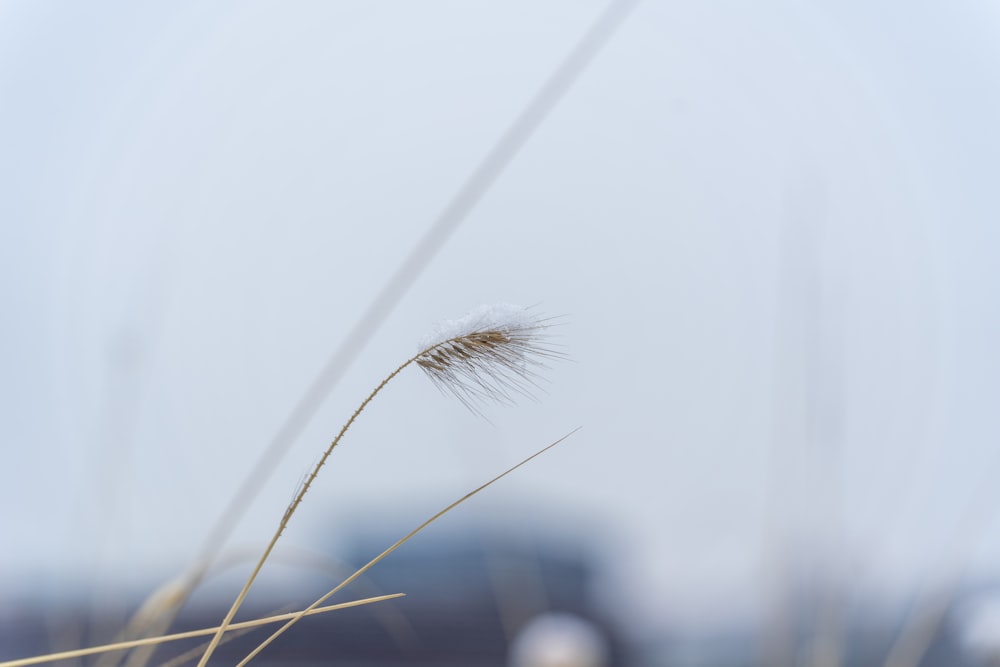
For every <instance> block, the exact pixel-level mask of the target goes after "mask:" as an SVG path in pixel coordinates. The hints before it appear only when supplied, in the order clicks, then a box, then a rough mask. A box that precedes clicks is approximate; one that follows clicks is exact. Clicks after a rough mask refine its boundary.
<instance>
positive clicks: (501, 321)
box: [416, 304, 563, 413]
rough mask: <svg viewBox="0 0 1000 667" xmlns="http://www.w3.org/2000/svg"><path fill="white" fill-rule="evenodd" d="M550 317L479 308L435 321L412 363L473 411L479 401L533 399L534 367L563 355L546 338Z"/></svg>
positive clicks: (510, 308)
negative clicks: (456, 317)
mask: <svg viewBox="0 0 1000 667" xmlns="http://www.w3.org/2000/svg"><path fill="white" fill-rule="evenodd" d="M551 326H552V321H551V320H547V319H542V318H540V317H538V315H537V314H536V313H534V312H533V311H532V310H531V309H529V308H523V307H521V306H512V305H509V304H496V305H491V306H480V307H479V308H477V309H475V310H473V311H472V312H470V313H469V314H468V315H466V316H465V317H462V318H459V319H457V320H448V321H445V322H441V323H439V324H438V325H437V327H436V328H435V330H434V331H433V332H432V333H431V334H430V335H428V336H425V337H424V338H423V339H422V340H421V341H420V345H419V349H420V352H419V354H418V355H417V358H416V361H417V365H419V366H420V367H421V368H422V369H424V372H425V373H427V375H428V376H429V377H430V378H431V380H432V381H433V382H434V384H436V385H437V386H438V388H439V389H441V390H442V391H443V392H447V393H451V394H453V395H454V396H456V397H457V398H458V399H459V400H460V401H462V403H464V404H465V405H466V407H468V408H469V409H470V410H472V411H473V412H476V413H479V406H480V405H481V404H482V403H489V402H495V403H501V404H509V403H512V402H513V396H514V395H516V394H521V395H524V396H528V397H532V396H533V395H534V392H535V390H537V389H538V380H539V379H540V376H539V375H538V372H537V371H538V370H539V369H541V368H545V362H546V361H547V360H549V359H553V358H561V357H562V356H563V354H562V353H561V352H559V351H558V350H556V349H554V348H553V347H552V345H551V343H550V342H549V341H548V340H547V336H546V333H547V330H548V329H549V328H550V327H551Z"/></svg>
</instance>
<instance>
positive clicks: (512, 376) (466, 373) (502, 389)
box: [198, 304, 561, 667]
mask: <svg viewBox="0 0 1000 667" xmlns="http://www.w3.org/2000/svg"><path fill="white" fill-rule="evenodd" d="M548 327H549V323H548V322H547V321H546V320H542V319H539V318H538V317H537V316H536V315H535V314H534V313H533V312H532V311H531V310H529V309H527V308H522V307H520V306H511V305H509V304H500V305H495V306H482V307H480V308H478V309H476V310H474V311H472V312H471V313H469V314H468V315H466V316H465V317H463V318H461V319H459V320H453V321H449V322H445V323H442V324H439V325H438V327H437V330H436V332H435V333H434V334H432V335H431V336H429V337H427V338H425V339H424V340H423V341H421V345H420V347H421V351H420V352H418V353H417V354H416V355H414V356H412V357H410V358H409V359H407V360H406V361H405V362H403V363H402V364H401V365H400V366H399V367H398V368H396V370H394V371H393V372H392V373H390V374H389V375H387V376H386V378H385V379H384V380H382V382H380V383H379V385H378V386H377V387H375V389H373V390H372V392H371V393H370V394H369V395H368V396H367V398H365V400H364V401H362V402H361V405H359V406H358V407H357V409H356V410H355V411H354V414H352V415H351V417H350V419H348V420H347V422H346V423H345V424H344V426H343V427H341V429H340V432H339V433H338V434H337V436H336V437H335V438H334V439H333V441H332V442H331V443H330V445H329V446H328V447H327V448H326V451H324V452H323V455H322V456H321V457H320V459H319V461H318V462H317V463H316V465H315V466H314V467H313V469H312V471H311V472H310V473H309V475H308V476H307V477H306V479H305V482H304V483H303V484H302V487H301V488H300V489H299V491H298V493H296V494H295V498H294V499H293V500H292V502H291V504H290V505H289V506H288V508H287V509H286V510H285V513H284V515H283V516H282V518H281V521H280V523H279V524H278V528H277V530H276V531H275V532H274V535H273V536H272V537H271V541H270V542H269V543H268V545H267V547H266V548H265V549H264V553H263V554H261V557H260V559H259V560H258V561H257V565H256V566H255V567H254V569H253V571H252V572H251V573H250V576H249V577H248V578H247V581H246V583H245V584H244V585H243V588H242V590H241V591H240V592H239V594H238V595H237V596H236V600H235V601H234V602H233V604H232V606H231V607H230V608H229V611H228V612H227V613H226V616H225V618H224V619H223V620H222V623H221V624H220V625H219V629H218V631H217V632H216V633H215V636H214V637H212V641H211V642H209V645H208V648H207V649H206V650H205V653H204V654H203V655H202V657H201V660H200V661H199V663H198V667H205V665H207V664H208V660H209V658H210V657H211V656H212V653H213V652H214V651H215V649H216V647H217V646H218V645H219V642H220V641H221V639H222V636H223V634H225V632H226V630H227V629H228V628H229V627H230V626H231V623H232V620H233V617H234V616H235V615H236V612H237V611H239V608H240V607H241V606H242V604H243V601H244V600H245V599H246V596H247V594H248V593H249V592H250V587H251V586H252V585H253V582H254V581H255V580H256V579H257V575H258V574H260V571H261V569H262V568H263V566H264V563H265V561H266V560H267V559H268V557H269V556H270V555H271V552H272V551H273V550H274V546H275V545H276V544H277V542H278V539H279V538H280V537H281V534H282V533H283V532H284V530H285V528H286V527H287V525H288V522H289V521H290V520H291V518H292V515H293V514H294V513H295V511H296V510H297V509H298V507H299V505H300V504H301V503H302V499H303V498H304V497H305V495H306V493H307V492H308V491H309V489H310V487H311V486H312V483H313V481H315V479H316V477H317V475H319V471H320V469H322V467H323V466H324V465H325V464H326V460H327V459H328V458H329V457H330V454H332V453H333V450H334V448H335V447H336V446H337V444H339V443H340V441H341V439H342V438H343V437H344V434H345V433H346V432H347V430H348V429H349V428H350V427H351V425H352V424H353V423H354V421H355V420H356V419H357V418H358V416H359V415H360V414H361V413H362V412H363V411H364V409H365V408H366V407H367V406H368V404H369V403H371V401H372V400H373V399H374V398H375V397H376V396H377V395H378V394H379V392H381V391H382V389H383V388H385V386H386V385H387V384H389V382H390V381H392V379H393V378H394V377H396V376H397V375H399V374H400V373H401V372H402V371H403V370H404V369H405V368H406V367H407V366H409V365H410V364H413V363H414V362H416V363H417V365H419V366H420V367H421V368H423V369H424V370H425V371H426V372H427V373H428V375H430V377H431V379H432V380H434V382H435V383H436V384H437V385H438V387H439V388H442V389H444V390H447V391H449V392H451V393H452V394H454V395H455V396H457V397H458V398H459V400H461V401H462V402H463V403H464V404H465V405H466V406H467V407H469V409H470V410H472V411H474V412H477V413H478V412H479V410H478V407H477V403H479V402H481V401H483V400H492V401H496V402H499V403H510V402H511V401H512V394H514V393H520V394H524V395H528V396H530V395H531V389H532V388H533V387H535V386H537V385H536V383H535V378H536V377H537V375H536V373H535V371H534V367H536V366H542V365H544V364H542V363H541V362H542V361H544V360H545V359H546V358H552V357H559V356H561V355H560V354H559V353H558V352H556V351H555V350H553V349H552V348H551V347H550V346H548V345H546V343H545V339H544V333H545V331H546V329H548Z"/></svg>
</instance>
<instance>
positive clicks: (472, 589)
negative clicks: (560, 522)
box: [0, 532, 635, 667]
mask: <svg viewBox="0 0 1000 667" xmlns="http://www.w3.org/2000/svg"><path fill="white" fill-rule="evenodd" d="M391 537H392V535H391V534H389V533H388V532H387V533H386V534H385V535H381V536H379V537H373V538H371V539H368V538H364V539H360V540H358V541H357V542H356V544H355V546H354V547H353V548H352V549H351V551H352V553H353V557H349V558H348V559H347V560H349V561H351V562H353V563H355V564H356V565H358V566H360V565H361V564H363V563H365V562H367V561H368V560H369V559H370V558H371V557H372V556H373V555H374V554H377V553H379V552H380V551H381V550H382V549H383V548H384V546H385V543H386V542H391V541H392V540H391V539H390V538H391ZM369 574H370V577H369V579H370V585H373V586H374V587H376V588H377V589H379V590H380V591H382V592H404V593H406V597H405V598H401V599H399V600H395V601H392V602H388V603H386V602H383V603H378V604H380V605H385V604H392V605H395V608H396V609H397V610H398V611H399V612H400V613H401V614H402V615H403V616H404V617H405V620H406V622H407V624H408V626H409V628H408V632H407V633H406V636H405V637H403V639H402V640H401V638H400V635H399V634H398V633H396V632H394V628H393V627H391V626H390V625H387V624H386V623H385V622H384V616H382V615H380V614H379V613H378V612H377V610H376V608H375V607H376V605H373V606H371V607H358V608H353V609H347V610H343V611H337V612H333V613H332V614H326V615H322V616H317V617H310V618H306V619H303V620H302V621H301V622H300V623H299V624H298V625H297V626H296V627H295V628H294V629H292V630H291V631H289V632H288V633H286V634H284V635H282V636H281V637H280V638H278V639H277V640H276V641H275V642H274V644H273V645H271V646H269V647H268V648H267V649H266V650H265V651H264V652H263V653H261V655H260V656H259V657H258V658H256V659H255V660H254V661H253V663H252V664H255V665H261V666H268V665H334V666H336V665H345V666H346V665H352V666H357V667H369V666H370V667H376V666H377V667H389V666H393V665H427V666H431V665H433V666H435V667H437V666H447V665H455V666H456V667H458V666H462V667H507V666H508V665H516V666H517V667H548V666H549V665H555V664H558V665H560V667H622V666H625V665H630V664H635V663H633V662H629V661H627V660H626V654H625V651H624V646H625V643H624V641H623V639H622V635H621V633H620V632H619V630H618V629H617V628H616V627H615V625H614V624H613V623H612V621H611V619H609V618H608V617H607V615H606V614H605V613H604V612H603V610H602V609H601V608H600V607H599V606H598V605H597V604H595V603H594V600H593V599H592V596H591V588H592V585H593V582H594V578H595V570H594V565H593V562H592V560H591V559H590V558H589V557H588V556H587V555H586V550H585V549H583V548H582V547H581V545H579V544H573V543H569V544H567V543H560V544H559V545H554V544H550V543H545V542H542V541H536V540H527V539H523V538H521V537H519V536H511V535H508V534H504V533H498V534H489V535H486V536H479V537H470V536H467V535H463V536H461V537H448V538H441V539H438V540H437V541H434V540H430V539H421V540H418V541H416V542H413V543H409V544H407V545H406V546H405V547H404V548H402V549H400V550H399V551H397V552H395V553H393V555H392V557H391V558H388V559H386V560H384V561H382V562H381V563H379V565H378V567H376V568H374V569H373V570H371V572H370V573H369ZM328 587H329V582H328V581H326V580H324V581H322V582H317V586H316V590H317V595H318V594H319V593H320V592H322V591H323V590H326V589H327V588H328ZM366 588H369V587H366ZM370 593H371V591H370V590H363V591H358V590H354V589H353V588H352V589H350V590H348V591H347V592H346V593H345V594H344V595H342V596H340V599H342V600H347V599H352V598H354V597H363V596H365V595H368V594H370ZM219 602H220V604H219V605H218V606H217V605H215V604H212V605H209V606H198V607H192V608H190V609H188V610H185V611H183V612H182V613H181V614H180V615H179V616H178V617H177V621H176V623H175V627H174V628H173V630H174V631H178V632H180V631H185V630H193V629H198V628H205V627H212V626H214V625H216V624H217V623H218V620H219V617H220V610H221V608H222V606H223V605H224V604H225V602H226V601H225V600H222V601H219ZM308 602H309V600H296V601H295V603H294V604H296V605H298V606H299V607H302V606H305V605H306V604H308ZM288 603H289V600H288V599H272V600H260V599H258V600H257V601H256V602H255V604H254V605H253V606H252V607H244V611H243V613H241V617H242V618H255V617H258V616H264V615H267V614H270V613H272V612H273V611H274V609H275V608H276V607H279V606H283V605H287V604H288ZM4 608H5V609H7V614H6V617H5V618H0V660H3V659H10V658H16V657H25V656H29V655H38V654H42V653H47V652H49V651H50V650H51V646H50V643H49V642H50V634H49V631H48V629H47V627H46V623H47V622H46V620H45V619H46V618H51V617H53V616H58V617H59V618H64V619H73V621H74V622H75V623H78V624H86V625H90V624H94V623H100V619H99V618H94V617H93V616H88V614H87V612H86V611H85V608H83V607H81V606H75V605H70V606H68V607H67V608H65V609H59V610H55V609H52V608H48V609H46V608H42V607H38V608H33V609H26V608H24V607H22V608H20V611H17V612H13V611H12V609H13V608H12V607H11V606H9V605H6V606H5V607H4ZM264 632H266V631H261V632H251V633H249V634H247V635H246V636H241V637H238V638H236V639H234V640H233V641H231V642H229V643H225V644H222V645H220V646H219V648H218V649H217V650H216V652H215V653H214V654H213V657H212V661H211V664H218V665H233V664H236V663H237V662H239V660H240V659H242V658H243V657H244V656H245V655H246V654H247V653H248V652H249V651H250V650H252V649H253V648H254V647H256V645H257V644H258V643H259V642H260V640H261V639H262V638H263V637H264V636H266V635H265V634H264ZM198 643H199V642H197V641H182V642H177V643H172V644H169V645H164V646H163V647H162V648H161V649H160V650H159V651H158V653H157V655H158V656H160V660H168V659H170V658H171V657H173V656H175V655H179V654H181V653H183V652H185V651H187V650H190V649H191V648H192V647H193V646H196V645H197V644H198ZM531 644H533V645H531ZM515 646H517V647H518V648H517V655H518V656H519V658H518V659H519V660H520V661H519V662H512V657H513V652H514V651H513V649H514V647H515ZM62 648H66V647H62ZM552 655H565V656H576V657H577V658H580V659H577V660H575V661H573V662H565V661H564V662H559V663H555V662H551V660H550V661H548V662H546V661H542V660H539V659H538V658H539V657H543V658H544V657H545V656H552Z"/></svg>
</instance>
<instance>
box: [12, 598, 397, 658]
mask: <svg viewBox="0 0 1000 667" xmlns="http://www.w3.org/2000/svg"><path fill="white" fill-rule="evenodd" d="M404 595H405V594H404V593H393V594H391V595H378V596H375V597H370V598H363V599H361V600H352V601H350V602H341V603H340V604H333V605H329V606H326V607H312V608H310V609H309V610H307V611H303V612H289V613H287V614H278V615H277V616H267V617H265V618H257V619H254V620H251V621H241V622H239V623H232V624H230V625H229V627H228V628H227V631H229V630H244V629H248V628H255V627H257V626H260V625H268V624H270V623H280V622H281V621H285V620H288V619H289V618H294V617H299V616H300V615H308V616H311V615H313V614H325V613H326V612H329V611H337V610H338V609H347V608H349V607H358V606H361V605H366V604H372V603H373V602H382V601H383V600H394V599H396V598H400V597H403V596H404ZM218 629H219V628H218V627H215V628H205V629H202V630H191V631H188V632H178V633H176V634H172V635H163V636H162V637H147V638H145V639H133V640H131V641H126V642H117V643H115V644H106V645H104V646H91V647H89V648H80V649H74V650H72V651H60V652H59V653H49V654H47V655H37V656H33V657H31V658H21V659H19V660H8V661H5V662H0V667H29V665H42V664H45V663H47V662H55V661H57V660H70V659H75V658H82V657H85V656H88V655H97V654H100V653H107V652H109V651H120V650H122V649H129V648H135V647H137V646H152V645H154V644H164V643H167V642H175V641H179V640H181V639H191V638H193V637H207V636H208V635H213V634H215V633H216V632H217V631H218Z"/></svg>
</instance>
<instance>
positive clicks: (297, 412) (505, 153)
mask: <svg viewBox="0 0 1000 667" xmlns="http://www.w3.org/2000/svg"><path fill="white" fill-rule="evenodd" d="M636 4H638V0H613V1H612V2H611V3H610V4H609V5H608V6H607V7H606V8H605V10H604V12H603V13H602V14H601V15H600V16H599V17H598V19H597V20H596V21H595V22H594V24H593V25H592V26H591V27H590V29H589V30H588V31H587V32H586V33H585V34H584V35H583V37H582V38H581V39H580V41H579V42H577V44H576V45H575V46H574V47H573V49H572V50H571V51H570V53H569V55H568V56H567V57H566V59H565V60H564V61H563V62H562V63H561V64H560V65H559V67H558V68H556V70H555V71H554V72H553V73H552V75H551V76H550V77H549V78H548V80H547V81H546V82H545V83H544V84H543V85H542V87H541V89H539V91H538V92H537V93H536V94H535V96H534V97H533V98H532V99H531V100H530V101H529V102H528V104H527V106H525V107H524V109H523V110H522V111H521V113H520V114H519V115H518V116H517V118H515V119H514V122H513V123H512V124H511V125H510V126H509V127H508V128H507V130H506V131H505V132H504V134H503V135H502V136H501V137H500V139H499V140H498V141H497V143H496V144H495V145H494V146H493V148H492V149H491V150H490V152H489V153H487V155H486V157H485V158H484V159H483V161H482V162H481V163H480V164H479V166H478V167H476V169H475V170H474V171H473V172H472V173H471V174H470V176H469V178H468V180H466V182H465V183H464V184H463V185H462V187H461V188H460V189H459V190H458V192H457V193H456V194H455V196H454V198H452V200H451V201H450V202H449V203H448V205H447V206H446V207H445V208H444V210H443V211H442V212H441V213H440V215H438V217H437V219H436V220H435V221H434V223H433V224H432V225H431V226H430V228H429V229H428V230H427V232H426V233H425V234H424V236H423V237H422V238H421V239H420V240H419V241H418V242H417V244H416V246H414V248H413V249H412V250H411V251H410V254H409V255H408V256H407V257H406V259H405V260H404V261H403V263H402V264H401V265H400V266H399V268H398V269H397V270H396V272H395V273H394V274H393V275H392V277H391V278H389V280H388V282H386V284H385V285H384V286H383V287H382V289H381V291H380V292H379V293H378V294H377V295H376V297H375V298H374V299H373V300H372V302H371V303H370V304H369V306H368V308H367V309H366V310H365V311H364V313H363V314H362V315H361V318H360V319H359V320H358V321H357V323H356V324H355V325H354V327H353V328H352V329H351V330H350V332H349V333H348V334H347V336H346V337H345V339H344V341H343V342H342V343H341V344H340V347H339V348H337V350H336V351H335V352H334V353H333V355H332V356H331V357H330V359H329V360H328V361H327V362H326V364H325V365H324V366H323V368H322V370H321V371H320V373H319V374H318V375H317V376H316V379H315V380H313V382H312V384H311V385H310V386H309V388H308V389H307V390H306V392H305V394H304V395H303V396H302V398H301V399H300V400H299V402H298V403H297V404H296V405H295V407H294V408H292V410H291V412H290V413H289V415H288V417H287V418H286V419H285V421H284V423H282V425H281V428H279V429H278V431H277V433H275V435H274V437H273V438H272V439H271V442H270V444H269V445H268V447H267V449H266V450H265V451H264V452H263V454H261V456H260V458H259V459H258V461H257V463H256V465H255V466H254V467H253V469H252V470H251V471H250V473H249V474H248V475H247V477H246V479H245V480H244V481H243V484H242V485H241V486H240V488H239V490H238V491H237V492H236V493H235V494H234V495H233V497H232V498H231V500H230V501H229V504H228V505H227V506H226V509H225V511H224V512H223V513H222V516H221V517H220V518H219V520H218V522H217V523H216V524H215V526H214V528H213V529H212V531H211V533H210V534H209V538H208V541H207V542H206V544H205V546H204V549H203V552H202V557H201V561H200V563H201V567H202V568H204V567H207V566H208V564H209V563H210V562H211V561H212V560H213V559H214V558H215V555H216V553H217V552H218V551H219V549H220V548H221V547H222V544H223V543H224V542H225V541H226V539H228V537H229V535H230V534H231V533H232V531H233V528H234V527H235V525H236V523H237V521H238V520H239V519H240V515H241V514H242V512H243V511H244V509H245V508H246V507H247V506H248V505H249V503H250V500H251V499H252V498H253V496H254V494H255V493H256V492H257V490H258V489H259V488H261V487H262V486H263V485H264V483H265V482H266V481H267V479H268V477H269V476H270V474H271V472H272V471H273V470H274V468H275V466H276V463H277V461H278V460H280V459H281V457H282V456H284V454H285V452H287V451H288V448H289V447H290V446H291V445H292V443H293V442H295V440H296V439H297V438H298V437H299V435H301V433H302V431H303V430H304V428H305V426H306V425H307V424H308V423H309V421H310V420H311V419H312V418H313V416H314V415H315V414H316V411H317V410H318V409H319V406H320V405H321V404H322V403H323V401H324V400H325V399H326V397H327V395H328V394H329V393H330V391H331V390H332V389H333V387H334V386H336V384H337V382H338V381H339V380H340V378H341V376H342V375H343V374H344V371H345V370H347V368H348V367H349V366H350V364H351V362H353V361H354V359H355V357H356V356H357V355H358V353H359V352H360V351H361V350H362V349H363V348H364V346H365V343H366V342H367V341H368V339H369V338H371V336H372V334H374V333H375V332H376V331H377V330H378V328H379V327H380V326H381V325H382V323H383V322H384V321H385V319H386V318H387V317H388V315H389V313H391V312H392V310H393V309H394V308H395V307H396V305H397V304H398V303H399V302H400V300H401V299H402V298H403V296H404V295H405V294H406V292H407V291H408V290H409V288H410V286H411V285H412V284H413V283H414V282H415V281H416V279H417V278H418V277H419V275H420V274H421V273H422V272H423V270H424V269H425V268H427V265H428V264H430V262H431V260H432V259H434V257H435V255H436V254H437V253H438V251H439V250H440V249H441V247H442V246H443V245H444V244H445V242H446V241H447V240H448V239H449V238H450V237H451V235H452V233H453V232H454V231H455V229H457V228H458V226H459V225H460V224H461V223H462V222H463V220H464V219H465V218H466V216H467V215H468V214H469V212H470V211H471V210H472V209H473V208H474V207H475V206H476V204H477V203H479V201H480V200H481V199H482V198H483V196H484V195H485V194H486V193H487V192H488V191H489V189H490V187H492V185H493V184H494V183H495V182H496V180H497V179H498V178H499V177H500V175H501V174H502V173H503V172H504V170H505V169H506V168H507V166H508V165H509V164H510V162H511V161H512V160H513V159H514V157H516V156H517V154H518V153H519V152H520V150H521V149H522V148H523V147H524V146H525V144H526V143H527V142H528V139H530V138H531V136H532V135H533V134H534V132H535V130H537V129H538V127H539V126H540V125H541V124H542V122H543V121H544V120H545V118H546V117H547V116H548V115H549V113H550V112H551V111H552V109H553V108H555V106H556V105H557V104H558V103H559V101H560V100H561V99H562V97H563V96H564V95H565V94H566V92H567V91H568V90H569V88H570V86H572V84H573V83H574V82H575V81H576V80H577V78H579V76H580V74H581V73H583V72H584V71H585V70H586V68H587V66H588V65H589V64H590V62H591V61H592V60H593V59H594V57H595V56H596V55H597V53H598V52H599V51H600V50H601V48H602V47H603V46H604V45H605V44H607V43H608V41H609V40H610V39H611V37H612V36H613V35H614V33H615V31H616V30H617V28H618V27H619V26H620V25H621V23H622V22H623V21H624V20H625V18H626V17H627V16H628V15H629V14H630V13H631V12H632V10H633V9H634V8H635V6H636ZM199 578H200V576H198V575H196V577H195V579H199Z"/></svg>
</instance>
